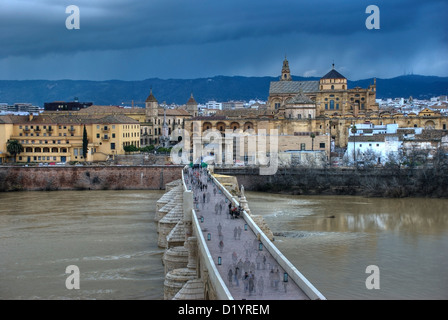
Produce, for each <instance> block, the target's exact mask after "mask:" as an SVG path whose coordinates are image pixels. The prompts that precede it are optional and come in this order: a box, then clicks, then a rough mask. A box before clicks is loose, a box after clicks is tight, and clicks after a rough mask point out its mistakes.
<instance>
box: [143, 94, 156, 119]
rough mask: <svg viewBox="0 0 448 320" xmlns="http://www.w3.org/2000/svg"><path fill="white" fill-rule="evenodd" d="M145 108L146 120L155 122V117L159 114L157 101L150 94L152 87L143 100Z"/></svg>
mask: <svg viewBox="0 0 448 320" xmlns="http://www.w3.org/2000/svg"><path fill="white" fill-rule="evenodd" d="M145 110H146V121H153V122H155V121H156V119H157V117H158V116H159V102H158V101H157V99H156V98H155V97H154V95H153V94H152V88H151V91H150V92H149V96H148V98H146V101H145Z"/></svg>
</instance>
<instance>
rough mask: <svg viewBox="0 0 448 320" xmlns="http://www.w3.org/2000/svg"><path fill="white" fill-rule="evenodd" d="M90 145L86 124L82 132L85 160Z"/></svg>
mask: <svg viewBox="0 0 448 320" xmlns="http://www.w3.org/2000/svg"><path fill="white" fill-rule="evenodd" d="M88 145H89V140H88V139H87V130H86V125H84V132H83V134H82V156H83V158H84V161H85V160H86V159H87V146H88Z"/></svg>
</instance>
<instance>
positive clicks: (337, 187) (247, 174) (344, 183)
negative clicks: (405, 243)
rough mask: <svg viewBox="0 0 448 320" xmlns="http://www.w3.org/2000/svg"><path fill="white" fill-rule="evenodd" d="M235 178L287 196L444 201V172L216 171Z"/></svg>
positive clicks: (447, 181) (447, 180)
mask: <svg viewBox="0 0 448 320" xmlns="http://www.w3.org/2000/svg"><path fill="white" fill-rule="evenodd" d="M215 171H216V172H217V173H220V174H227V175H233V176H236V177H237V179H238V182H239V184H240V185H241V184H242V185H244V187H245V188H246V190H251V191H260V192H269V193H277V194H290V195H357V196H367V197H385V198H404V197H434V198H448V172H447V170H439V169H437V168H419V169H358V170H356V169H336V168H329V169H310V168H294V169H290V168H289V169H279V170H278V171H277V173H276V174H275V175H270V176H261V175H259V173H258V170H247V169H246V170H244V169H243V170H241V169H216V170H215Z"/></svg>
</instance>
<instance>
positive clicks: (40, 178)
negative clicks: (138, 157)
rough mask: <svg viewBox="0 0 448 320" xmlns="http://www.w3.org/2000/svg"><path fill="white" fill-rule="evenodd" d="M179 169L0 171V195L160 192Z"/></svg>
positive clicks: (42, 168) (81, 167)
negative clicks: (13, 193) (86, 191)
mask: <svg viewBox="0 0 448 320" xmlns="http://www.w3.org/2000/svg"><path fill="white" fill-rule="evenodd" d="M181 176H182V166H171V165H170V166H160V165H155V166H79V167H75V166H48V167H14V166H1V167H0V191H54V190H160V189H164V188H165V185H166V184H167V183H170V182H172V181H174V180H177V179H180V178H181Z"/></svg>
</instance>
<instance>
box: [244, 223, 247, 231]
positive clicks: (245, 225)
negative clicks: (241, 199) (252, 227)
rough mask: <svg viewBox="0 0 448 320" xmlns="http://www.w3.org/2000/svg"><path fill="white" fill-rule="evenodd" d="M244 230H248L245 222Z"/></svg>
mask: <svg viewBox="0 0 448 320" xmlns="http://www.w3.org/2000/svg"><path fill="white" fill-rule="evenodd" d="M244 231H247V223H245V224H244Z"/></svg>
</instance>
